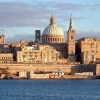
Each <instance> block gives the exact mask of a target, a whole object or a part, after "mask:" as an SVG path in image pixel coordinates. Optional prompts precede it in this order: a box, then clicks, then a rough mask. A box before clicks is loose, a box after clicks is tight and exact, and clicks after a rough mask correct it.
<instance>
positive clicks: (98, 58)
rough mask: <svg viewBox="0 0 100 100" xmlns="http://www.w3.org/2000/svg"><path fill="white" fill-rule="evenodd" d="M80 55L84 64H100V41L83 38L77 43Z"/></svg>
mask: <svg viewBox="0 0 100 100" xmlns="http://www.w3.org/2000/svg"><path fill="white" fill-rule="evenodd" d="M77 49H78V55H79V58H80V62H81V63H83V64H88V63H99V62H100V39H98V38H82V39H79V40H78V41H77Z"/></svg>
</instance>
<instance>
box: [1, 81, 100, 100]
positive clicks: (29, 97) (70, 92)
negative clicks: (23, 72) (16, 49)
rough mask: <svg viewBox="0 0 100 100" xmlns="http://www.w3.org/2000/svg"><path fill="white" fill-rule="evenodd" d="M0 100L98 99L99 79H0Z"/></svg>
mask: <svg viewBox="0 0 100 100" xmlns="http://www.w3.org/2000/svg"><path fill="white" fill-rule="evenodd" d="M0 100H100V80H0Z"/></svg>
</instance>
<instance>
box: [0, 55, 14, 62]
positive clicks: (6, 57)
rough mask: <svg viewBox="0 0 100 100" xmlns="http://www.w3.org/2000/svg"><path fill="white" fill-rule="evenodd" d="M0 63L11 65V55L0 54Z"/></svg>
mask: <svg viewBox="0 0 100 100" xmlns="http://www.w3.org/2000/svg"><path fill="white" fill-rule="evenodd" d="M0 63H13V54H11V53H0Z"/></svg>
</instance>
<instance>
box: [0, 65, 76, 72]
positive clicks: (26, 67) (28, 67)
mask: <svg viewBox="0 0 100 100" xmlns="http://www.w3.org/2000/svg"><path fill="white" fill-rule="evenodd" d="M72 66H75V65H66V64H59V65H58V64H0V68H8V69H9V71H10V72H11V73H16V72H18V71H35V72H36V71H45V72H50V71H55V70H63V71H64V72H65V73H67V74H69V73H71V68H72Z"/></svg>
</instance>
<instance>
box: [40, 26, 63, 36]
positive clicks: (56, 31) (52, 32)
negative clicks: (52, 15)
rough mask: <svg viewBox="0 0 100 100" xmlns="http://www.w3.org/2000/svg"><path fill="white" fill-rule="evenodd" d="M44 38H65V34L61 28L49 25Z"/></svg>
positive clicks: (44, 32)
mask: <svg viewBox="0 0 100 100" xmlns="http://www.w3.org/2000/svg"><path fill="white" fill-rule="evenodd" d="M42 36H64V33H63V31H62V29H61V28H60V27H59V26H57V25H49V26H47V27H46V28H45V29H44V31H43V34H42Z"/></svg>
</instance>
